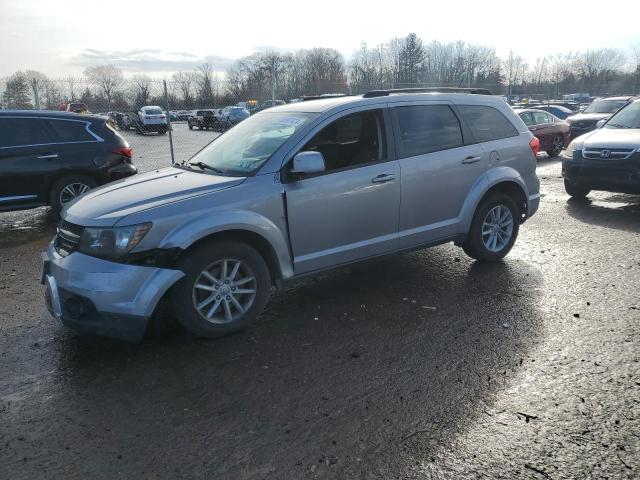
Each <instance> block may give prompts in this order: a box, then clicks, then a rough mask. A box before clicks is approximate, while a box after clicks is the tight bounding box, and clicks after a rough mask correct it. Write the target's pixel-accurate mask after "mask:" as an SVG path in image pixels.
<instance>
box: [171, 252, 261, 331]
mask: <svg viewBox="0 0 640 480" xmlns="http://www.w3.org/2000/svg"><path fill="white" fill-rule="evenodd" d="M178 268H180V270H182V271H183V272H184V277H183V278H182V279H180V280H179V281H178V282H177V283H176V284H175V285H174V286H173V288H172V289H171V294H170V298H171V303H172V304H173V312H174V315H175V316H176V318H177V319H178V321H179V322H180V323H181V324H182V326H183V327H185V328H186V329H187V330H189V331H190V332H191V333H193V334H194V335H198V336H201V337H210V338H213V337H220V336H222V335H226V334H229V333H233V332H237V331H240V330H242V329H244V328H246V327H247V325H248V324H249V323H250V322H251V321H253V320H254V319H255V318H256V317H257V316H258V315H259V314H260V312H262V309H263V308H264V306H265V305H266V303H267V301H268V300H269V296H270V294H271V275H270V273H269V268H268V266H267V263H266V262H265V259H264V258H263V257H262V255H261V254H260V253H259V252H258V251H257V250H256V249H255V248H253V247H252V246H250V245H248V244H246V243H242V242H239V241H231V240H217V241H211V242H206V243H203V244H201V245H199V246H197V247H194V248H193V249H191V250H189V251H188V252H187V253H186V255H185V256H184V257H183V258H182V259H181V260H180V262H179V264H178Z"/></svg>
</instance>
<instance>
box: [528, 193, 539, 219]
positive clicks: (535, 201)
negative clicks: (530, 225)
mask: <svg viewBox="0 0 640 480" xmlns="http://www.w3.org/2000/svg"><path fill="white" fill-rule="evenodd" d="M539 207H540V194H539V193H536V194H535V195H529V199H528V202H527V218H531V217H532V216H533V215H534V214H535V213H536V212H537V211H538V208H539Z"/></svg>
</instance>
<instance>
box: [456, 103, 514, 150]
mask: <svg viewBox="0 0 640 480" xmlns="http://www.w3.org/2000/svg"><path fill="white" fill-rule="evenodd" d="M458 110H459V111H460V114H461V115H462V118H464V121H465V122H466V123H467V125H468V126H469V129H470V130H471V133H473V136H474V137H475V138H476V140H477V141H478V142H480V143H482V142H490V141H491V140H500V139H501V138H509V137H517V136H518V130H516V127H514V126H513V124H512V123H511V122H510V121H509V120H507V118H506V117H505V116H504V115H503V114H502V113H501V112H500V111H498V110H497V109H495V108H493V107H488V106H486V105H460V106H458Z"/></svg>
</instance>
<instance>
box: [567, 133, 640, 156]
mask: <svg viewBox="0 0 640 480" xmlns="http://www.w3.org/2000/svg"><path fill="white" fill-rule="evenodd" d="M575 141H576V148H578V149H579V150H581V149H582V148H586V149H589V148H629V149H635V148H640V129H636V128H606V127H603V128H599V129H598V130H594V131H593V132H590V133H587V134H585V135H582V136H581V137H578V138H577V139H576V140H575Z"/></svg>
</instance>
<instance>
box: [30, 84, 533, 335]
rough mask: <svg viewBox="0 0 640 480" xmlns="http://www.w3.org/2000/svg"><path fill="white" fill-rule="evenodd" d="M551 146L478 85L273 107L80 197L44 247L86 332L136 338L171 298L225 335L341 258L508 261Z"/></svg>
mask: <svg viewBox="0 0 640 480" xmlns="http://www.w3.org/2000/svg"><path fill="white" fill-rule="evenodd" d="M475 93H480V92H475ZM538 148H539V143H538V141H537V139H536V138H535V137H533V135H532V134H531V133H530V132H529V129H528V128H527V127H526V126H525V124H524V123H523V122H522V121H521V120H520V119H519V118H518V116H517V115H516V114H514V113H513V112H512V110H511V108H510V107H509V106H508V105H507V104H506V103H505V102H504V101H503V100H501V99H500V98H499V97H493V96H490V95H482V94H474V92H473V91H471V92H466V93H423V92H416V91H411V92H407V91H393V90H392V91H373V92H369V93H367V94H365V95H361V96H346V97H337V98H329V99H322V100H313V101H304V102H300V103H295V104H290V105H285V106H281V107H274V108H270V109H268V110H265V111H264V112H261V113H259V114H256V115H254V116H251V117H250V118H248V119H247V120H245V121H244V122H242V123H240V124H238V125H237V126H235V127H234V128H232V129H231V130H229V131H228V132H227V133H225V134H223V135H221V136H220V137H218V138H217V139H216V140H215V141H213V142H212V143H211V144H210V145H208V146H207V147H206V148H205V149H203V150H202V151H200V152H199V153H198V154H196V155H195V156H194V157H193V158H191V160H190V161H189V162H187V163H184V164H178V165H175V166H173V167H170V168H165V169H163V170H160V171H155V172H150V173H147V174H143V175H137V176H135V177H133V178H131V179H126V180H122V181H117V182H114V183H111V184H109V185H107V186H104V187H102V188H98V189H95V190H92V191H91V192H88V193H87V194H85V195H83V196H82V197H81V198H79V199H78V200H76V201H74V202H72V203H70V204H69V205H68V206H67V208H66V209H65V210H64V211H63V213H62V221H61V223H60V225H59V228H58V232H57V235H56V237H55V238H54V240H53V241H52V242H51V243H50V244H49V246H48V248H47V251H46V252H44V253H43V261H44V265H43V276H42V280H43V283H44V284H46V294H45V297H46V301H47V305H48V307H49V310H50V311H51V313H52V314H53V315H54V316H55V317H56V318H57V319H59V320H61V321H62V323H64V324H65V325H67V326H69V327H71V328H73V329H76V330H78V331H80V332H85V333H93V334H100V335H106V336H112V337H117V338H123V339H129V340H136V339H139V338H141V337H142V335H143V333H144V331H145V329H146V325H147V321H148V319H149V317H150V316H151V314H152V313H153V311H154V309H155V308H156V306H157V305H158V302H159V301H160V299H161V298H163V297H165V298H167V299H168V300H169V301H170V303H171V304H172V306H173V311H174V314H175V316H176V317H177V319H178V320H179V321H180V322H181V323H182V325H184V327H186V328H187V329H188V330H189V331H191V332H193V333H194V334H196V335H201V336H206V337H215V336H220V335H224V334H228V333H230V332H235V331H238V330H240V329H242V328H244V327H245V326H246V325H247V324H248V323H249V322H250V321H251V320H253V319H254V318H256V316H258V314H259V313H260V312H261V311H262V309H263V308H264V306H265V304H266V303H267V301H268V299H269V296H270V294H271V291H272V287H276V288H277V287H280V286H281V285H282V284H283V283H286V282H288V281H290V280H292V279H294V278H298V277H300V276H303V275H308V274H315V273H317V272H320V271H323V270H326V269H330V268H333V267H336V266H339V265H345V264H349V263H353V262H357V261H360V260H365V259H371V258H374V257H379V256H382V255H387V254H391V253H396V252H401V251H406V250H414V249H417V248H423V247H429V246H433V245H438V244H442V243H446V242H455V243H456V244H457V245H459V246H461V247H462V248H463V249H464V251H465V252H466V253H467V254H469V255H470V256H472V257H473V258H476V259H478V260H480V261H496V260H499V259H501V258H502V257H504V256H505V255H506V254H507V253H508V252H509V250H510V249H511V247H512V246H513V244H514V242H515V240H516V237H517V235H518V228H519V226H520V224H521V223H522V222H524V221H525V220H526V219H527V218H529V217H531V215H533V214H534V213H535V211H536V210H537V208H538V204H539V200H540V196H539V181H538V177H537V176H536V159H535V153H536V151H537V149H538Z"/></svg>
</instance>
